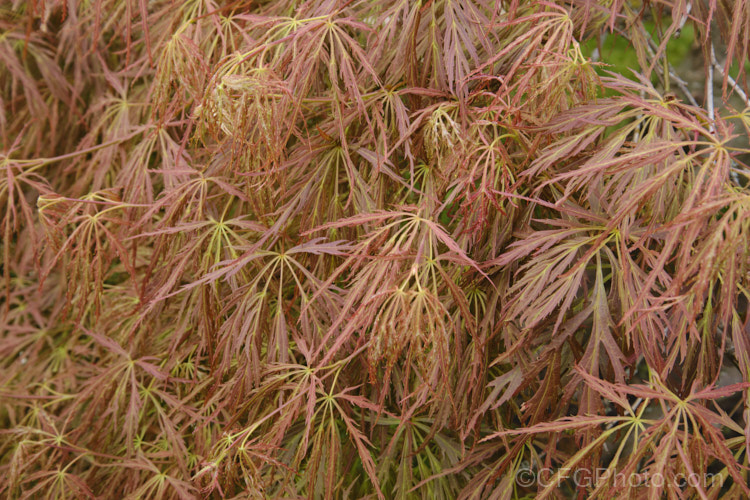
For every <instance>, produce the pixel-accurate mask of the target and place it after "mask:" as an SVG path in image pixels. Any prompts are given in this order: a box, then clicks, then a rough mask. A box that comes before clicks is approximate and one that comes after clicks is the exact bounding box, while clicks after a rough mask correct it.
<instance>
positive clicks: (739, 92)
mask: <svg viewBox="0 0 750 500" xmlns="http://www.w3.org/2000/svg"><path fill="white" fill-rule="evenodd" d="M711 66H713V67H714V68H716V71H718V72H719V73H721V76H722V78H725V79H726V80H727V82H728V83H729V85H730V86H731V87H732V90H734V91H735V92H736V93H737V95H738V96H740V99H742V101H743V102H744V103H745V106H747V107H750V99H748V97H747V94H746V93H745V91H744V90H742V87H740V85H739V84H738V83H737V81H736V80H735V79H734V78H732V75H730V74H729V73H724V66H722V65H721V64H719V61H717V60H716V53H715V52H714V46H713V45H711Z"/></svg>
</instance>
